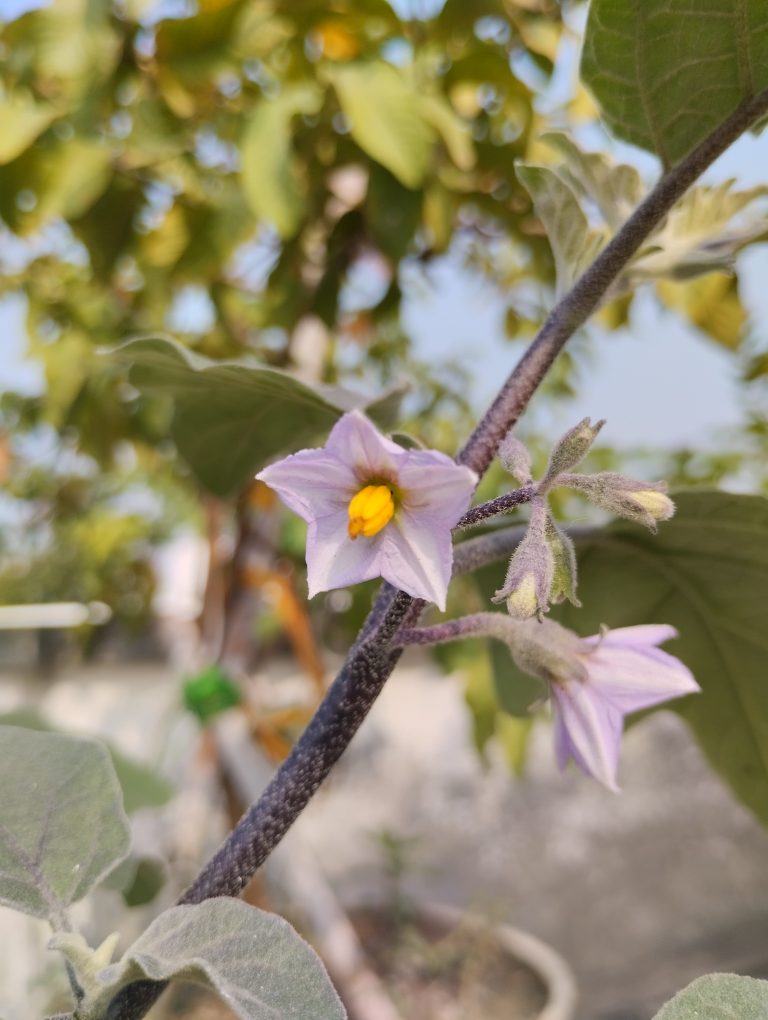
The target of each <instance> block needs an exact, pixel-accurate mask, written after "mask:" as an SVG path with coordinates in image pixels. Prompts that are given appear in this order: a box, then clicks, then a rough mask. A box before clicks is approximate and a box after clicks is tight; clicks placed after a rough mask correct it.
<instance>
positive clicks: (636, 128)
mask: <svg viewBox="0 0 768 1020" xmlns="http://www.w3.org/2000/svg"><path fill="white" fill-rule="evenodd" d="M581 73H582V77H583V79H584V81H585V83H586V84H587V85H588V86H589V88H590V89H591V90H592V92H593V93H594V95H595V97H596V99H597V100H598V102H599V103H600V106H601V108H602V112H603V115H604V117H605V119H606V121H607V123H608V125H609V126H610V128H611V129H612V130H613V131H614V132H615V134H616V135H618V136H619V137H620V138H624V139H626V140H627V141H628V142H634V143H635V145H639V146H641V147H642V148H644V149H649V150H650V151H651V152H654V153H656V155H657V156H659V157H660V158H661V160H662V162H663V163H664V164H665V165H666V166H670V165H674V164H675V163H677V162H678V161H679V160H681V159H682V158H683V157H684V156H685V155H686V154H687V153H688V152H690V151H691V149H693V148H695V146H696V145H698V143H699V142H701V141H702V140H703V139H704V138H705V137H706V136H707V135H708V134H709V133H710V132H711V131H713V130H714V128H716V127H717V126H718V124H720V123H722V121H724V120H725V119H726V117H728V115H729V114H731V113H732V112H733V111H734V110H735V109H736V107H737V106H738V105H739V104H740V103H741V102H743V101H744V100H746V99H748V98H750V97H751V96H753V95H755V94H756V93H757V92H759V91H760V90H761V89H764V88H766V87H768V5H767V4H766V3H765V0H697V2H691V0H592V3H591V6H590V11H589V20H588V22H587V31H586V37H585V40H584V51H583V55H582V61H581Z"/></svg>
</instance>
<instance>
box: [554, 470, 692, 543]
mask: <svg viewBox="0 0 768 1020" xmlns="http://www.w3.org/2000/svg"><path fill="white" fill-rule="evenodd" d="M557 484H558V485H565V486H567V487H568V488H570V489H576V491H577V492H580V493H581V494H582V495H584V496H586V498H587V499H588V500H590V502H592V503H595V504H596V505H597V506H599V507H602V509H603V510H608V511H609V513H612V514H616V515H617V516H618V517H626V519H627V520H630V521H637V523H638V524H644V525H645V526H646V528H650V530H651V531H655V530H656V522H657V521H666V520H669V518H670V517H671V516H672V515H673V514H674V512H675V504H674V503H673V502H672V500H671V499H670V498H669V496H667V495H666V484H665V483H664V482H637V481H635V480H634V479H633V478H627V477H626V476H625V475H619V474H616V473H615V472H613V471H603V472H600V473H599V474H596V475H572V474H562V475H560V477H559V478H558V480H557Z"/></svg>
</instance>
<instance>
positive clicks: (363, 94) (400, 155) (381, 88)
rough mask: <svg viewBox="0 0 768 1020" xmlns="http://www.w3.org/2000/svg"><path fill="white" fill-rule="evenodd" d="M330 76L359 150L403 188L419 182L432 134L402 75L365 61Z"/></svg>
mask: <svg viewBox="0 0 768 1020" xmlns="http://www.w3.org/2000/svg"><path fill="white" fill-rule="evenodd" d="M328 77H329V78H330V80H331V83H332V84H333V87H334V88H335V89H336V94H337V95H338V97H339V103H340V104H341V108H342V110H343V112H344V115H345V116H346V118H347V120H348V121H349V129H350V132H351V134H352V137H353V138H354V140H355V141H356V142H357V144H358V145H359V146H360V148H361V149H362V150H363V151H364V152H366V153H367V154H368V155H369V156H370V157H371V159H375V160H376V162H377V163H381V165H382V166H384V167H386V168H387V170H389V171H390V172H391V173H393V174H394V175H395V177H397V179H398V180H399V181H400V182H401V184H404V185H405V186H406V188H417V187H418V186H419V185H420V184H422V183H423V181H424V179H425V177H426V175H427V172H428V170H429V168H430V163H431V160H432V150H433V146H434V143H435V139H436V135H435V130H434V128H433V127H432V125H431V124H430V123H428V121H427V120H425V117H424V115H423V113H422V111H421V109H420V99H419V95H418V93H417V92H416V90H415V89H413V88H411V87H410V85H409V84H408V83H407V82H406V80H405V78H404V77H403V74H402V72H401V71H399V70H398V69H397V68H396V67H393V66H392V65H391V64H386V63H384V61H369V62H366V63H362V62H361V63H356V64H348V65H345V66H335V67H333V68H331V69H330V70H329V71H328ZM422 98H423V97H422ZM432 112H433V113H434V110H433V111H432Z"/></svg>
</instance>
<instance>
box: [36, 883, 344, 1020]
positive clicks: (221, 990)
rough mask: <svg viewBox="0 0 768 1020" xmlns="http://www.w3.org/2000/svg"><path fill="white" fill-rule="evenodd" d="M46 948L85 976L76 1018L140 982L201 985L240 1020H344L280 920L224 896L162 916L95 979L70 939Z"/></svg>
mask: <svg viewBox="0 0 768 1020" xmlns="http://www.w3.org/2000/svg"><path fill="white" fill-rule="evenodd" d="M51 944H52V945H53V946H54V948H59V949H61V951H62V952H64V953H65V954H66V955H67V956H68V957H69V959H70V960H71V962H72V964H73V965H74V966H75V968H76V969H78V968H79V972H80V973H82V972H83V971H85V972H86V974H85V976H86V978H87V979H88V981H87V984H88V987H87V988H86V992H87V995H86V999H85V1001H84V1002H83V1003H82V1004H81V1005H80V1006H79V1007H78V1015H79V1016H80V1015H82V1017H83V1018H84V1020H90V1018H91V1017H94V1018H95V1017H97V1016H102V1015H103V1013H104V1011H105V1008H106V1006H107V1005H108V1003H109V1002H110V1001H111V1000H112V999H113V998H114V996H115V994H116V993H117V992H118V991H119V990H120V989H121V988H124V987H125V986H126V985H128V984H130V983H131V982H133V981H139V980H143V979H147V978H148V979H149V980H151V981H167V980H169V979H171V978H179V979H181V980H184V981H190V982H193V983H196V984H201V985H205V986H206V987H208V988H211V989H212V990H214V991H215V992H217V993H218V994H219V995H220V996H221V998H222V1000H223V1001H224V1002H225V1003H226V1004H227V1005H228V1006H229V1007H230V1009H232V1010H233V1011H234V1012H235V1013H236V1014H237V1016H239V1017H242V1020H275V1018H276V1017H286V1018H287V1017H297V1018H298V1017H307V1018H309V1017H311V1018H312V1020H344V1018H345V1017H346V1013H345V1010H344V1007H343V1006H342V1004H341V1001H340V1000H339V997H338V995H337V994H336V992H335V991H334V988H333V985H332V984H331V982H330V980H329V978H328V975H327V973H326V971H325V968H324V966H323V964H322V962H321V961H320V958H319V957H318V956H317V954H316V953H315V952H314V950H313V949H311V948H310V947H309V946H308V945H307V943H306V942H305V941H304V940H303V939H302V938H300V936H299V935H298V934H297V933H296V932H295V931H294V930H293V928H292V927H291V926H290V925H289V924H288V922H287V921H284V920H283V919H282V918H281V917H277V916H276V915H275V914H268V913H266V912H265V911H263V910H258V909H257V908H256V907H251V906H249V905H248V904H247V903H243V902H242V901H241V900H236V899H231V898H229V897H221V898H218V899H212V900H207V901H206V902H205V903H200V904H197V905H195V906H182V907H172V908H171V909H170V910H167V911H165V913H163V914H161V915H160V916H159V917H158V918H156V919H155V920H154V921H153V922H152V924H150V926H149V927H148V928H147V930H146V931H145V932H144V933H143V934H142V935H140V936H139V938H138V939H137V940H136V942H134V944H133V945H132V946H131V947H130V948H129V949H128V951H127V952H126V954H125V956H124V957H123V959H122V960H121V961H120V962H119V963H114V964H111V965H110V966H107V967H104V968H102V969H101V970H100V971H98V972H97V973H95V974H94V973H93V971H92V970H90V968H89V966H88V960H87V959H85V958H84V954H83V951H82V947H81V946H80V945H77V944H75V943H74V942H73V940H72V938H71V936H69V937H67V936H64V937H62V936H58V937H55V938H54V939H53V941H52V943H51ZM89 970H90V972H89Z"/></svg>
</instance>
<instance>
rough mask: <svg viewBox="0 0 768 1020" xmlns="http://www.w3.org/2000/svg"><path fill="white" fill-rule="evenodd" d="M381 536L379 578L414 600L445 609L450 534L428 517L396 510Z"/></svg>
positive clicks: (449, 576) (450, 555) (448, 573)
mask: <svg viewBox="0 0 768 1020" xmlns="http://www.w3.org/2000/svg"><path fill="white" fill-rule="evenodd" d="M381 534H382V535H383V536H384V543H383V545H382V559H381V576H382V577H383V578H384V579H385V580H387V581H389V582H390V584H394V585H395V587H397V588H402V589H403V591H405V592H408V594H409V595H412V596H413V597H414V598H417V599H425V600H426V601H427V602H436V603H437V605H438V607H439V608H440V609H441V610H444V609H445V599H446V595H447V592H448V582H449V581H450V579H451V567H452V566H453V545H452V542H451V532H450V530H449V529H448V528H446V527H435V525H434V522H433V521H432V520H431V519H430V517H429V516H428V515H423V514H422V515H415V514H411V513H409V512H408V511H406V510H404V509H402V508H401V509H400V510H399V511H398V513H397V514H396V516H395V518H394V519H393V521H392V522H391V523H390V524H388V525H387V527H386V528H385V529H384V531H383V532H381Z"/></svg>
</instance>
